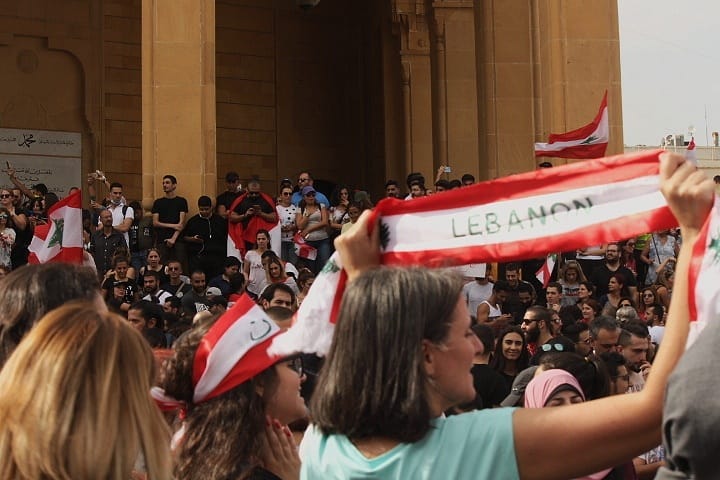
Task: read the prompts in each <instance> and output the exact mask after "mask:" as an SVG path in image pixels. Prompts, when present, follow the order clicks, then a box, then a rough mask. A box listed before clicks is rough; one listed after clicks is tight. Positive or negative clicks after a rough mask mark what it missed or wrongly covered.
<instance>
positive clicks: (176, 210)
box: [152, 175, 188, 265]
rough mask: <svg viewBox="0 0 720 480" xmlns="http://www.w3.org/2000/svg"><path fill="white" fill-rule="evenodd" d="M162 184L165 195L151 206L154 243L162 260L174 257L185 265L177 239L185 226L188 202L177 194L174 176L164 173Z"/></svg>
mask: <svg viewBox="0 0 720 480" xmlns="http://www.w3.org/2000/svg"><path fill="white" fill-rule="evenodd" d="M162 185H163V192H164V193H165V196H163V197H162V198H158V199H156V200H155V202H154V203H153V206H152V216H153V227H155V245H156V246H157V248H158V250H160V255H161V256H162V258H163V260H165V261H167V260H170V259H173V258H176V259H178V260H180V262H182V263H183V265H187V259H186V258H185V250H184V248H183V244H182V242H178V241H177V240H178V237H179V236H180V232H182V230H183V228H184V226H185V217H186V216H187V213H188V203H187V200H185V199H184V198H183V197H178V196H177V193H176V192H175V190H176V189H177V179H176V178H175V177H174V176H172V175H165V176H164V177H163V183H162Z"/></svg>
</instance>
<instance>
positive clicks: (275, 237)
mask: <svg viewBox="0 0 720 480" xmlns="http://www.w3.org/2000/svg"><path fill="white" fill-rule="evenodd" d="M246 196H247V192H245V193H243V194H242V195H240V196H239V197H237V198H236V199H235V200H234V201H233V202H232V204H231V205H230V208H229V209H228V218H229V217H230V212H232V211H233V210H235V207H237V206H238V205H240V202H242V201H243V200H244V199H245V197H246ZM260 196H261V197H262V199H263V200H265V201H266V202H267V203H268V204H269V205H270V206H272V207H273V208H275V200H273V199H272V198H271V197H270V196H269V195H267V194H265V193H262V192H260ZM258 230H267V231H268V232H269V233H270V249H271V250H272V251H274V252H275V253H277V254H278V255H280V241H281V231H280V222H279V221H278V222H275V223H273V222H268V221H266V220H265V219H263V218H262V217H259V216H258V217H253V218H251V219H250V220H249V221H248V222H247V227H243V224H242V222H238V223H232V222H230V220H228V242H227V254H228V256H233V257H237V258H239V259H242V258H244V257H245V242H248V243H252V244H254V243H255V237H256V236H257V231H258Z"/></svg>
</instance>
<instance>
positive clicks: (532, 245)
mask: <svg viewBox="0 0 720 480" xmlns="http://www.w3.org/2000/svg"><path fill="white" fill-rule="evenodd" d="M661 153H662V151H661V150H656V151H651V152H641V153H637V154H632V155H619V156H615V157H608V158H602V159H596V160H590V161H587V162H581V163H575V164H571V165H565V166H562V167H556V168H551V169H550V168H548V169H540V170H536V171H533V172H529V173H524V174H520V175H513V176H510V177H506V178H501V179H498V180H493V181H490V182H484V183H479V184H476V185H472V186H470V187H465V188H462V189H456V190H451V191H448V192H443V193H439V194H437V195H433V196H431V197H425V198H418V199H415V200H413V201H412V202H403V201H401V200H396V199H390V198H388V199H384V200H382V201H380V202H379V203H378V205H377V206H376V207H375V209H374V211H373V213H374V214H375V215H377V216H379V217H380V223H379V225H380V229H381V231H380V238H381V262H382V263H383V264H387V265H423V266H426V267H431V268H432V267H450V266H456V265H464V264H469V263H481V262H496V261H502V262H507V261H514V260H523V259H527V258H537V257H541V256H545V255H547V254H548V253H549V252H562V251H569V250H575V249H577V248H581V247H584V246H587V245H594V244H597V243H598V242H602V243H606V242H608V241H611V240H613V241H614V240H618V239H622V238H629V237H633V236H637V235H640V234H643V233H646V232H652V231H657V230H662V229H666V228H672V227H674V226H676V225H677V221H676V220H675V217H674V216H673V215H672V213H671V212H670V210H669V208H668V207H667V204H666V202H665V198H664V197H663V195H662V193H661V192H660V188H659V187H660V181H659V159H658V157H659V155H660V154H661ZM343 285H344V275H343V272H342V265H341V264H340V262H339V258H338V257H337V255H333V256H332V257H331V258H330V260H329V261H328V264H327V265H326V266H325V268H324V269H323V271H322V272H321V274H320V275H319V276H318V277H317V279H316V280H315V282H314V283H313V286H312V287H311V289H310V292H309V293H308V296H307V297H306V298H305V300H304V301H303V303H302V306H301V307H300V310H299V311H298V315H297V322H296V325H295V326H293V328H291V329H290V330H289V331H288V332H287V333H284V334H282V335H280V336H279V337H278V338H277V339H276V340H275V341H274V342H273V347H272V349H271V351H272V352H275V353H286V354H287V353H291V352H295V351H303V352H315V353H320V354H324V353H326V352H327V348H328V347H329V345H330V339H331V338H332V328H333V324H334V321H335V314H336V312H337V307H338V306H339V303H340V297H341V295H342V291H343Z"/></svg>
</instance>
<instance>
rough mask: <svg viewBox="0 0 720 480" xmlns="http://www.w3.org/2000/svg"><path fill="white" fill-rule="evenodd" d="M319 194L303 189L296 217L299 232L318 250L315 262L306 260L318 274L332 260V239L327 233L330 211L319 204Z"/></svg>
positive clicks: (307, 188) (309, 189)
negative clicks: (329, 259)
mask: <svg viewBox="0 0 720 480" xmlns="http://www.w3.org/2000/svg"><path fill="white" fill-rule="evenodd" d="M317 193H318V192H317V191H315V189H314V188H313V187H311V186H307V187H303V189H302V196H303V199H302V200H301V201H300V204H299V210H298V212H297V214H296V215H295V223H296V224H297V228H298V231H299V232H300V233H301V234H302V236H303V237H304V238H305V241H306V242H307V243H308V244H309V245H310V246H311V247H313V248H316V249H317V257H316V258H315V260H307V259H306V261H307V263H308V264H309V267H310V270H312V271H313V273H316V274H317V273H318V272H319V271H320V269H321V268H322V267H323V266H325V262H327V260H328V258H330V237H329V236H328V232H327V227H328V225H329V223H328V211H327V208H326V207H325V206H324V205H323V204H322V203H320V202H318V199H317Z"/></svg>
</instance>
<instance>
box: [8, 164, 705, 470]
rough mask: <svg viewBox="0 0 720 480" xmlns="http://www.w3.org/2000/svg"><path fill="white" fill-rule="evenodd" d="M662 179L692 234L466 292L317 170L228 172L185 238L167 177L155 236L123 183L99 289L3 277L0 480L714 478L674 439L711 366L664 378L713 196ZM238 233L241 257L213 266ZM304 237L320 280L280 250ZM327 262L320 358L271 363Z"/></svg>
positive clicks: (102, 218) (66, 269)
mask: <svg viewBox="0 0 720 480" xmlns="http://www.w3.org/2000/svg"><path fill="white" fill-rule="evenodd" d="M9 173H11V172H9ZM438 173H439V174H440V173H442V172H438ZM417 177H418V175H416V174H413V175H411V176H409V177H408V182H407V186H408V191H409V192H410V194H409V197H411V198H412V197H415V196H418V195H416V194H413V192H415V193H418V190H422V191H424V190H425V185H424V181H421V180H420V179H418V178H417ZM661 178H662V186H661V189H662V191H663V193H664V194H665V196H666V198H667V200H668V204H669V206H670V208H671V210H672V211H673V213H674V214H675V216H676V218H677V219H678V221H679V223H680V227H681V229H680V230H679V231H664V232H657V233H654V234H649V235H645V236H641V237H638V238H633V239H626V240H623V241H621V242H617V243H607V244H604V245H597V246H592V247H589V248H587V249H583V250H578V251H576V252H562V254H561V255H560V257H561V258H562V261H561V263H560V264H559V268H558V273H557V274H556V278H554V279H553V281H551V282H550V283H548V284H547V285H542V284H537V283H536V282H537V279H535V277H534V272H535V270H534V267H533V265H534V263H533V261H528V262H524V263H519V264H518V263H510V264H497V265H488V266H487V269H486V274H485V275H484V276H483V277H478V278H474V279H463V278H461V277H460V276H458V275H457V273H453V272H450V271H447V270H443V269H426V268H421V267H412V268H399V267H392V268H391V267H381V266H380V241H379V233H378V232H379V228H370V229H369V228H368V226H369V225H368V224H369V222H371V221H377V219H375V220H371V216H370V215H368V214H367V213H364V214H363V211H364V210H367V209H369V208H371V207H372V204H371V203H370V200H369V198H368V196H367V194H366V193H364V192H355V191H353V190H352V189H350V188H348V187H346V186H338V188H337V189H336V191H335V192H333V193H332V194H331V195H330V200H329V201H328V199H327V198H325V196H321V195H320V192H317V191H316V190H315V188H314V187H313V182H312V177H311V176H310V174H309V173H308V172H301V174H300V175H298V182H297V185H292V182H289V181H285V180H284V181H283V182H282V184H281V185H280V188H279V191H278V192H277V193H278V195H277V197H276V198H274V197H270V196H269V195H267V194H265V193H263V192H261V191H260V183H259V182H257V181H250V182H249V183H248V185H247V188H246V189H245V190H244V191H240V189H239V183H240V182H239V178H238V177H237V175H235V174H232V173H231V174H228V176H227V178H226V179H227V181H228V188H227V191H226V192H223V194H221V195H220V196H219V197H218V198H217V199H216V201H215V202H213V201H212V199H210V198H209V197H206V196H203V197H200V198H199V199H198V207H199V210H200V213H199V214H198V215H197V216H195V217H192V218H186V216H187V202H186V201H185V200H184V199H182V197H179V196H178V195H177V194H176V193H175V191H176V188H177V181H176V180H175V178H174V177H172V176H170V175H168V176H166V177H165V179H164V181H163V191H164V196H163V197H162V198H161V199H158V200H157V201H156V202H155V204H154V205H153V208H152V210H151V213H150V215H147V216H146V215H144V214H143V210H142V207H141V206H140V205H139V204H138V203H137V202H129V203H128V202H127V200H126V199H125V198H124V196H123V192H122V186H121V185H119V184H117V183H110V182H108V187H109V196H108V198H106V199H102V200H100V201H98V200H97V199H96V198H92V200H91V202H92V203H91V204H90V209H89V212H88V214H87V215H86V216H87V217H89V218H88V221H87V222H86V224H85V228H86V229H87V232H86V233H87V234H88V235H87V237H88V238H87V240H88V241H87V247H88V249H89V252H90V253H91V255H92V257H93V259H94V267H95V268H94V270H93V269H91V268H89V267H87V266H85V267H83V266H73V265H64V264H43V265H32V266H22V268H19V267H20V266H21V265H22V263H17V264H15V263H10V264H6V267H7V268H6V270H5V275H4V278H3V279H2V280H0V299H2V300H3V301H4V304H5V305H6V308H5V309H4V313H3V315H2V319H1V320H0V476H2V478H22V479H34V478H52V479H60V478H113V479H127V478H151V479H170V478H188V479H190V478H193V479H194V478H208V479H236V478H251V479H276V478H282V479H292V478H312V479H314V478H427V479H431V478H440V477H441V476H443V477H448V478H493V479H495V478H498V479H505V478H530V479H532V478H587V479H631V478H654V477H655V475H656V473H657V474H658V478H664V479H669V478H710V477H709V476H707V474H708V473H711V472H712V471H713V470H712V467H713V462H712V459H711V458H706V457H707V455H703V452H707V451H712V450H707V449H705V450H701V451H697V452H696V451H694V450H693V449H692V448H691V447H692V445H691V444H692V442H691V441H689V440H687V439H688V438H691V435H690V433H688V432H687V431H686V430H685V429H683V428H682V427H683V425H685V424H686V423H683V422H687V418H688V417H691V418H694V417H693V411H692V410H693V404H692V403H691V402H690V401H689V400H688V399H687V398H685V397H684V396H683V395H674V392H677V391H678V390H679V389H680V390H683V389H684V390H687V382H688V379H693V378H695V377H694V376H695V375H696V373H695V372H696V369H697V367H698V362H700V367H702V363H701V362H703V361H706V359H703V358H702V357H698V355H697V354H695V355H693V354H691V352H692V350H691V351H690V352H688V353H689V354H688V355H687V356H686V358H687V359H688V360H687V361H685V360H682V361H681V365H680V367H679V368H678V371H685V372H689V373H687V374H686V375H684V376H678V374H677V373H676V374H674V375H673V377H672V378H671V380H670V382H669V383H668V377H669V376H670V373H671V372H672V371H673V369H674V368H675V365H676V364H677V363H678V360H679V359H680V357H681V356H682V353H683V349H684V345H685V340H686V338H687V331H688V327H687V322H688V317H689V309H688V302H687V298H688V269H689V263H690V256H691V249H692V245H693V244H694V243H695V241H696V239H697V238H698V235H699V231H700V228H701V226H702V223H703V222H704V220H705V218H706V216H707V214H708V211H709V209H710V203H711V199H712V194H713V185H712V182H711V181H708V180H707V179H706V178H704V177H703V176H702V174H701V173H699V172H697V171H696V170H695V169H694V167H692V166H691V165H690V164H689V163H686V162H685V161H684V160H683V159H682V158H681V157H677V156H672V155H670V156H666V157H665V158H663V159H662V162H661ZM441 180H442V179H437V181H436V183H435V188H436V190H441V189H443V188H445V187H447V189H450V188H462V184H463V183H472V182H473V181H474V179H471V178H467V177H464V178H463V179H462V180H460V181H457V182H455V183H459V184H460V185H453V184H451V183H450V182H449V181H445V182H441ZM97 181H101V182H106V181H107V179H105V178H104V176H103V175H102V174H101V173H99V172H96V173H95V174H92V175H90V176H89V177H88V184H89V186H90V185H91V184H92V185H93V190H94V184H95V182H97ZM446 182H447V183H448V185H445V183H446ZM37 187H38V186H35V192H30V193H32V195H35V194H36V193H41V192H40V191H38V190H37ZM418 187H422V188H420V189H419V188H418ZM386 189H387V192H388V196H394V197H396V198H401V194H400V190H399V186H398V184H397V182H391V181H390V182H388V183H387V185H386ZM93 190H91V193H93ZM5 192H8V193H5ZM20 192H21V194H19V195H18V196H17V197H15V195H14V191H12V192H9V191H2V192H0V204H3V205H8V206H10V207H12V210H10V209H9V208H8V207H0V235H3V234H4V233H2V232H3V231H2V228H3V227H4V225H5V224H3V220H5V221H6V222H7V221H8V220H9V219H10V218H12V222H13V223H12V225H13V226H14V227H17V228H18V230H20V228H19V226H20V225H21V224H22V218H21V217H20V215H22V216H24V217H26V223H25V228H26V229H29V230H30V231H32V228H33V225H32V222H30V221H29V218H30V217H29V215H28V212H27V210H25V208H24V207H23V206H22V195H23V194H24V193H23V191H22V189H20ZM93 196H94V193H93ZM46 198H47V196H46ZM35 203H37V202H35ZM46 203H52V199H51V201H50V202H47V201H45V202H44V203H43V202H41V203H40V205H39V207H38V208H40V209H42V208H46V207H47V205H46ZM2 208H5V209H6V210H7V212H8V218H7V219H3V218H2V215H3V211H2ZM11 211H12V213H13V214H12V215H10V212H11ZM16 218H18V220H16ZM36 218H37V219H36V220H35V222H37V221H39V220H40V219H41V218H42V213H40V214H39V215H37V216H36ZM193 219H196V221H195V222H193ZM278 223H280V225H281V227H282V228H281V229H280V230H281V234H280V235H281V239H280V240H281V247H280V248H279V249H278V250H279V251H274V250H273V249H272V247H271V238H270V237H271V233H270V228H272V227H274V226H276V225H277V224H278ZM346 227H347V228H346ZM8 228H13V227H5V229H8ZM233 229H236V232H235V233H236V236H235V238H236V239H242V241H244V242H245V243H244V245H241V247H242V248H240V249H239V250H240V251H241V252H243V255H241V257H236V256H232V255H231V256H228V255H227V251H226V250H223V249H221V248H220V244H221V243H223V244H224V243H225V242H226V241H227V240H228V235H229V232H232V231H233ZM369 231H370V232H372V233H370V234H369V233H368V232H369ZM680 233H682V237H680ZM297 234H300V235H302V236H304V240H305V241H306V242H307V244H310V245H311V246H312V247H313V248H314V249H315V250H316V252H317V257H316V258H315V260H311V259H305V258H302V257H298V256H297V255H295V251H296V249H295V246H294V245H286V244H288V243H290V244H294V243H296V238H295V237H296V235H297ZM18 237H19V235H18ZM230 238H233V237H232V235H231V237H230ZM220 240H222V242H221V241H220ZM236 245H237V242H236ZM331 245H332V246H331ZM332 248H336V249H337V251H338V254H339V255H340V257H341V259H342V264H343V266H344V268H345V271H346V273H347V278H348V287H347V290H346V291H345V293H344V296H343V300H342V303H341V305H340V309H339V313H338V320H337V325H336V327H335V334H334V337H333V342H332V345H331V348H330V351H329V353H328V355H327V357H326V358H324V359H319V358H317V357H314V356H312V355H306V354H301V352H298V353H297V354H295V355H291V356H283V357H278V356H275V355H273V354H271V353H270V352H269V351H268V348H269V346H270V344H271V343H272V340H273V339H274V338H275V337H276V336H277V335H281V334H282V332H283V331H284V330H285V329H287V328H288V327H289V326H290V324H291V323H292V316H293V313H294V312H295V311H296V310H297V308H298V307H299V305H300V304H301V302H302V301H303V300H304V298H305V297H306V296H307V295H308V291H309V289H310V287H311V285H312V283H313V281H314V278H315V275H317V273H318V271H319V270H320V269H321V268H322V266H323V261H324V260H326V259H327V258H328V257H329V255H330V252H331V250H332ZM593 257H595V258H593ZM0 258H2V257H0ZM535 263H537V261H536V262H535ZM11 270H12V271H11ZM650 272H653V273H650ZM186 274H187V275H186ZM676 275H677V279H675V276H676ZM468 280H469V281H468ZM671 298H672V302H671V301H670V299H671ZM228 308H230V309H232V312H233V314H231V315H228V314H225V313H226V312H227V310H228ZM717 330H718V329H717V328H716V327H715V326H714V325H712V326H709V327H707V331H708V332H707V334H706V335H707V337H708V340H705V339H704V338H702V339H701V340H699V341H698V344H699V346H700V347H701V348H705V347H707V342H711V341H712V340H713V339H714V337H715V335H716V331H717ZM710 345H712V344H710ZM153 349H154V350H153ZM153 352H154V355H153ZM703 353H705V350H703ZM683 362H685V363H683ZM158 367H159V368H158ZM666 388H667V389H668V396H667V398H668V403H667V405H666V406H665V408H666V412H665V413H666V428H665V429H664V430H663V432H664V434H665V438H664V440H665V442H664V444H665V447H667V451H666V450H665V449H663V446H661V445H660V432H661V422H662V414H663V399H664V398H665V390H666ZM691 390H692V391H693V392H694V393H695V394H696V395H697V396H698V397H699V396H700V395H703V394H704V392H702V390H700V389H697V388H694V389H691ZM151 391H152V396H151V395H150V392H151ZM158 407H160V408H158ZM502 407H515V408H502ZM550 407H559V408H550ZM161 409H162V411H164V412H165V414H164V415H162V414H161ZM670 413H671V414H672V417H671V418H670V420H672V423H670V424H668V423H667V422H668V421H669V420H668V415H669V414H670ZM692 424H693V426H694V428H697V429H699V430H701V434H704V435H705V436H708V435H710V434H711V432H710V430H709V429H707V428H705V429H704V430H703V428H704V425H705V424H704V423H703V422H697V421H695V422H693V423H692ZM701 424H702V425H701ZM558 429H560V430H558ZM553 432H554V433H553ZM673 435H677V436H678V438H680V439H683V440H684V442H680V443H679V444H677V446H675V445H674V444H673V443H672V438H670V436H673ZM549 438H552V440H553V441H548V439H549ZM673 438H674V437H673ZM300 439H301V442H300V445H299V448H298V446H297V445H298V442H299V441H300ZM708 441H709V440H708ZM29 445H32V447H30V446H29ZM568 452H572V454H568Z"/></svg>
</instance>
